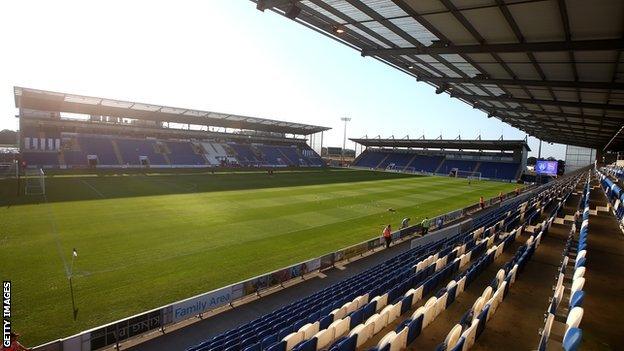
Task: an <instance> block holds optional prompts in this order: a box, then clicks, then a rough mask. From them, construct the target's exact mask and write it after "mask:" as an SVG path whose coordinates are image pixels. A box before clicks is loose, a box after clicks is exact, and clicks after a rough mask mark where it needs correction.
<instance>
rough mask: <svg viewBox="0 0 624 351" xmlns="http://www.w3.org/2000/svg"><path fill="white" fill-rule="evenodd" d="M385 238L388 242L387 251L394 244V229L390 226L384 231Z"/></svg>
mask: <svg viewBox="0 0 624 351" xmlns="http://www.w3.org/2000/svg"><path fill="white" fill-rule="evenodd" d="M383 237H384V240H386V249H387V248H389V247H390V243H392V227H391V226H390V224H388V225H387V226H386V227H385V228H384V230H383Z"/></svg>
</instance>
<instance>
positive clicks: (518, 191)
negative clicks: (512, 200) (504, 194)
mask: <svg viewBox="0 0 624 351" xmlns="http://www.w3.org/2000/svg"><path fill="white" fill-rule="evenodd" d="M518 195H520V188H518V187H516V196H518Z"/></svg>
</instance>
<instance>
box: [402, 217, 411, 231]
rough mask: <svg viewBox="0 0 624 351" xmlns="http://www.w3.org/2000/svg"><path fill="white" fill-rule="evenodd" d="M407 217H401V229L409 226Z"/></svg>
mask: <svg viewBox="0 0 624 351" xmlns="http://www.w3.org/2000/svg"><path fill="white" fill-rule="evenodd" d="M409 221H410V219H409V217H405V218H403V221H401V229H405V228H407V227H409Z"/></svg>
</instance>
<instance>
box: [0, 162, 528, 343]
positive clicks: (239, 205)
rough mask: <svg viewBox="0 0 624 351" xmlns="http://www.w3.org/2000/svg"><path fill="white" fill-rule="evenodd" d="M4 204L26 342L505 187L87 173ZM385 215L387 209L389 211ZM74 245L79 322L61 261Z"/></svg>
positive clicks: (346, 178)
mask: <svg viewBox="0 0 624 351" xmlns="http://www.w3.org/2000/svg"><path fill="white" fill-rule="evenodd" d="M46 187H47V202H45V201H44V200H43V197H41V196H21V197H19V198H16V197H15V180H10V181H9V180H4V181H1V180H0V205H1V206H2V207H0V257H1V261H0V262H1V263H0V275H1V276H2V278H3V279H10V280H12V282H13V289H12V290H13V301H12V302H13V316H12V317H13V318H12V320H13V327H14V330H15V331H17V332H19V333H21V334H22V338H21V339H22V340H23V341H24V342H26V344H28V345H35V344H40V343H43V342H47V341H50V340H53V339H56V338H59V337H65V336H68V335H70V334H74V333H77V332H79V331H82V330H85V329H88V328H92V327H96V326H98V325H102V324H104V323H108V322H112V321H114V320H116V319H120V318H124V317H127V316H130V315H133V314H136V313H139V312H142V311H145V310H148V309H151V308H155V307H158V306H161V305H164V304H167V303H170V302H173V301H176V300H180V299H183V298H186V297H190V296H192V295H195V294H198V293H201V292H205V291H209V290H211V289H214V288H217V287H220V286H224V285H227V284H229V283H233V282H236V281H240V280H243V279H246V278H249V277H253V276H256V275H259V274H261V273H265V272H269V271H272V270H274V269H277V268H280V267H283V266H287V265H289V264H292V263H296V262H300V261H303V260H305V259H309V258H313V257H317V256H320V255H322V254H324V253H327V252H331V251H334V250H336V249H338V248H342V247H345V246H348V245H351V244H355V243H358V242H361V241H363V240H367V239H370V238H372V237H374V236H377V235H380V233H381V230H382V227H383V225H385V224H387V223H391V224H392V225H393V226H398V225H399V223H400V221H401V219H402V218H404V217H406V216H409V217H411V218H412V223H416V222H417V221H420V219H422V218H423V217H424V216H425V215H427V216H429V217H432V216H435V215H438V214H441V213H445V212H448V211H451V210H454V209H458V208H461V207H464V206H466V205H468V204H472V203H475V202H477V201H478V199H479V196H481V195H483V196H485V197H486V198H487V197H493V196H496V195H498V193H499V192H500V191H503V192H507V191H512V190H513V189H514V188H515V187H516V185H514V184H509V183H500V182H488V181H480V182H474V181H473V182H472V184H471V185H469V184H468V182H467V181H466V180H462V179H455V178H444V177H416V176H409V175H401V174H394V173H381V172H368V171H354V170H314V171H301V172H279V173H277V174H276V175H275V176H273V177H269V176H268V175H267V174H265V173H263V172H258V173H217V174H209V173H197V172H189V173H188V174H141V173H137V174H127V175H116V174H114V173H113V172H109V174H104V175H103V174H99V175H95V174H91V175H65V176H62V175H56V176H52V177H48V178H47V179H46ZM388 208H393V209H395V210H396V212H390V211H388ZM72 248H76V249H77V250H78V253H79V256H78V258H77V259H76V260H75V264H74V279H73V282H74V291H75V296H76V307H77V308H78V315H77V320H76V321H74V320H73V318H72V305H71V298H70V290H69V284H68V279H67V276H66V268H65V265H67V266H69V265H70V262H71V256H72V255H71V252H72Z"/></svg>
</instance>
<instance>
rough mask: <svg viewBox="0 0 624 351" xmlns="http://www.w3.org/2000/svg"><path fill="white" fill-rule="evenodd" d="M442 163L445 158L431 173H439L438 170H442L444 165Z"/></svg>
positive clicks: (444, 159)
mask: <svg viewBox="0 0 624 351" xmlns="http://www.w3.org/2000/svg"><path fill="white" fill-rule="evenodd" d="M444 161H446V158H443V159H442V161H441V162H440V164H439V165H438V167H436V169H435V171H434V172H433V173H439V172H440V169H441V168H442V166H443V165H444Z"/></svg>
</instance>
